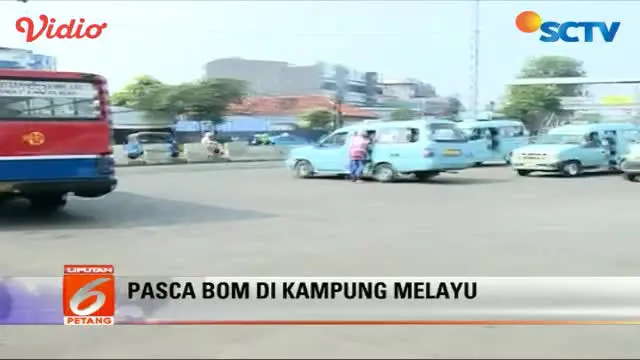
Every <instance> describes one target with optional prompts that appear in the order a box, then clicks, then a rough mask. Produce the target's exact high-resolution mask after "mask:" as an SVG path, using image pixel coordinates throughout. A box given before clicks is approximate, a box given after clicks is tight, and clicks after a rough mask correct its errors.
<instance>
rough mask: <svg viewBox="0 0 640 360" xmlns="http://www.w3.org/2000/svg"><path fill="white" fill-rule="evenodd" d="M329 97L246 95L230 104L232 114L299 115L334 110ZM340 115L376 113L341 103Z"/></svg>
mask: <svg viewBox="0 0 640 360" xmlns="http://www.w3.org/2000/svg"><path fill="white" fill-rule="evenodd" d="M334 106H335V104H334V102H333V100H332V99H331V98H330V97H327V96H322V95H308V96H270V97H246V98H244V100H243V101H242V103H240V104H231V106H229V113H230V114H232V115H299V114H302V113H304V112H307V111H312V110H329V111H333V110H334ZM342 115H343V116H344V117H350V118H362V119H375V118H377V116H376V114H375V113H373V112H371V111H368V110H363V109H360V108H358V107H355V106H352V105H346V104H343V105H342Z"/></svg>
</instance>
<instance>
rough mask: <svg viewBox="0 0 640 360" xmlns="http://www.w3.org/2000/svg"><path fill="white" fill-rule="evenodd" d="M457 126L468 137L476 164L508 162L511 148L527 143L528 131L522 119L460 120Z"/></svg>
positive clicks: (511, 151)
mask: <svg viewBox="0 0 640 360" xmlns="http://www.w3.org/2000/svg"><path fill="white" fill-rule="evenodd" d="M458 127H460V129H462V131H464V132H465V133H466V135H467V137H468V138H469V144H470V145H471V147H472V151H473V156H474V157H475V158H476V165H481V164H483V163H487V162H502V163H506V164H509V163H510V162H511V155H512V153H513V150H515V149H517V148H519V147H522V146H525V145H527V144H529V132H528V131H527V129H526V128H525V126H524V124H523V123H522V121H517V120H506V119H505V120H475V121H462V122H459V123H458Z"/></svg>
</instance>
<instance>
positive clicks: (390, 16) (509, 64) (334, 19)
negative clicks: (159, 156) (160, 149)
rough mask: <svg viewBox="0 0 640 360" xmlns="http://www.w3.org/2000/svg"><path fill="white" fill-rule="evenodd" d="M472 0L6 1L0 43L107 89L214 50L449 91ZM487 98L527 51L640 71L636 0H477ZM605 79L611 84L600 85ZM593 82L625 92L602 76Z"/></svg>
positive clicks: (466, 80)
mask: <svg viewBox="0 0 640 360" xmlns="http://www.w3.org/2000/svg"><path fill="white" fill-rule="evenodd" d="M474 8H475V4H474V2H473V1H400V0H396V1H391V0H390V1H380V2H370V1H364V0H362V1H346V0H343V1H335V2H332V1H293V0H292V1H257V2H244V1H197V2H190V1H161V2H156V1H124V0H122V1H97V0H94V1H54V0H39V1H38V0H32V1H31V2H30V3H28V4H26V5H25V4H22V3H18V2H11V1H2V2H0V24H2V25H1V26H2V27H1V28H0V39H2V42H3V43H2V44H0V46H9V47H25V46H27V47H29V48H31V49H33V50H35V51H37V52H41V53H45V54H51V55H55V56H57V57H58V65H59V68H60V69H61V70H71V71H85V72H95V73H99V74H102V75H104V76H106V77H107V79H108V80H109V82H110V84H111V88H112V90H117V89H118V88H120V87H122V86H123V85H124V84H125V83H126V82H127V80H129V79H130V78H131V77H133V76H136V75H139V74H145V73H146V74H150V75H153V76H156V77H158V78H159V79H161V80H163V81H166V82H181V81H188V80H192V79H194V78H196V77H199V76H202V74H203V65H204V64H205V63H206V62H207V61H208V60H212V59H215V58H221V57H231V56H239V57H243V58H250V59H268V60H282V61H288V62H291V63H294V64H299V65H305V64H311V63H314V62H316V61H321V60H322V61H327V62H335V63H341V64H344V65H346V66H349V67H353V68H356V69H358V70H361V71H378V72H380V73H382V75H383V78H385V79H398V78H404V77H415V78H418V79H421V80H423V81H426V82H430V83H432V84H434V85H435V86H436V88H437V89H438V92H439V93H441V94H443V95H449V94H459V95H460V97H461V99H462V100H463V101H464V102H467V100H468V99H469V96H470V85H471V69H472V61H471V53H472V51H471V49H472V36H473V11H474ZM522 10H534V11H537V12H538V13H539V14H540V15H541V16H542V18H543V21H548V20H553V21H558V22H563V21H621V22H622V26H621V28H620V30H619V32H618V34H617V37H616V39H615V41H614V42H613V43H604V42H603V41H602V40H600V38H599V37H596V39H597V41H596V42H595V43H571V44H570V43H561V42H558V43H543V42H540V41H539V40H538V35H536V34H523V33H520V32H519V31H518V30H517V29H516V28H515V25H514V18H515V16H516V15H517V14H518V13H519V12H520V11H522ZM40 14H46V15H48V16H51V17H56V18H57V19H58V21H59V22H60V21H61V20H66V19H70V18H74V17H75V18H77V17H85V18H86V19H87V20H88V22H92V23H102V22H106V23H108V28H107V29H106V30H105V32H104V34H103V35H102V36H101V37H100V38H98V39H95V40H57V39H56V40H48V39H45V38H42V39H40V40H38V41H36V42H34V43H30V44H26V43H25V38H24V35H22V34H19V33H17V31H16V30H15V20H16V19H17V18H18V17H20V16H24V15H29V16H33V17H34V18H35V17H37V16H38V15H40ZM480 18H481V22H480V23H481V35H480V46H481V49H480V74H481V76H480V97H481V100H480V101H481V103H486V102H488V101H490V100H493V99H497V98H498V97H499V96H501V95H502V93H503V91H504V85H505V83H506V82H507V81H509V79H512V78H513V77H514V75H515V74H516V73H517V72H518V70H519V68H520V66H521V65H522V63H523V62H524V61H525V60H526V58H528V57H531V56H536V55H546V54H553V55H567V56H572V57H576V58H578V59H581V60H583V61H584V62H585V67H586V69H587V71H588V72H589V73H590V75H592V76H599V77H623V76H627V77H633V76H635V75H640V69H639V67H640V61H639V60H638V59H639V58H640V46H638V40H637V35H638V34H640V21H636V20H637V19H639V18H640V2H633V1H625V2H615V1H606V2H605V1H602V2H600V1H592V2H591V1H590V2H586V1H583V2H577V1H571V2H565V1H559V0H557V1H544V2H542V1H538V2H533V1H482V2H481V4H480ZM603 88H605V90H602V89H603ZM596 91H597V92H598V93H602V92H603V91H604V92H607V93H628V92H629V91H630V88H629V87H626V88H625V87H622V86H615V87H604V86H603V87H601V88H600V89H599V91H598V89H596Z"/></svg>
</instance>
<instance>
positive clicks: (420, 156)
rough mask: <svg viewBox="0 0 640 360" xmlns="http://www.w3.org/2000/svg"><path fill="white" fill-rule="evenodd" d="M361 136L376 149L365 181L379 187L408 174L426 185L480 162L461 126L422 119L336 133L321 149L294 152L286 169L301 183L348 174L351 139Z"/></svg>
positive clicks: (321, 143)
mask: <svg viewBox="0 0 640 360" xmlns="http://www.w3.org/2000/svg"><path fill="white" fill-rule="evenodd" d="M362 132H366V133H367V134H368V135H369V138H370V139H371V144H372V145H371V151H370V154H369V159H368V164H367V166H366V169H365V173H364V176H365V177H372V178H374V179H376V180H378V181H380V182H392V181H394V180H395V179H396V178H397V177H398V176H399V175H408V174H413V175H415V176H416V177H417V178H418V179H420V180H426V179H430V178H432V177H434V176H436V175H438V174H440V173H442V172H447V171H455V170H461V169H466V168H469V167H471V166H473V164H474V162H475V160H474V158H473V154H472V152H471V150H470V146H469V143H468V141H467V137H466V136H465V134H464V133H463V132H462V130H460V129H459V128H458V126H457V125H456V123H454V122H451V121H447V120H438V119H420V120H409V121H374V122H362V123H359V124H356V125H351V126H347V127H344V128H341V129H338V130H335V131H334V132H333V133H331V134H330V135H328V136H326V137H325V138H323V139H321V140H320V141H319V142H318V143H317V144H314V145H309V146H303V147H299V148H295V149H293V150H291V152H290V153H289V158H288V159H287V161H286V163H287V167H288V168H289V169H291V170H293V171H294V174H295V175H296V176H297V177H300V178H309V177H312V176H314V175H316V174H317V175H341V174H346V173H347V172H348V170H347V167H348V163H349V146H350V143H351V139H352V137H353V136H354V135H355V134H356V133H362Z"/></svg>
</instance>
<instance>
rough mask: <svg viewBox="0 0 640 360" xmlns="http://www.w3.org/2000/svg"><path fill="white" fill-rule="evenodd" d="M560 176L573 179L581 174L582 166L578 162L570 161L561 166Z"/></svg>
mask: <svg viewBox="0 0 640 360" xmlns="http://www.w3.org/2000/svg"><path fill="white" fill-rule="evenodd" d="M562 174H564V176H568V177H575V176H578V175H580V174H582V164H580V162H579V161H575V160H571V161H567V162H566V163H564V165H562Z"/></svg>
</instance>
